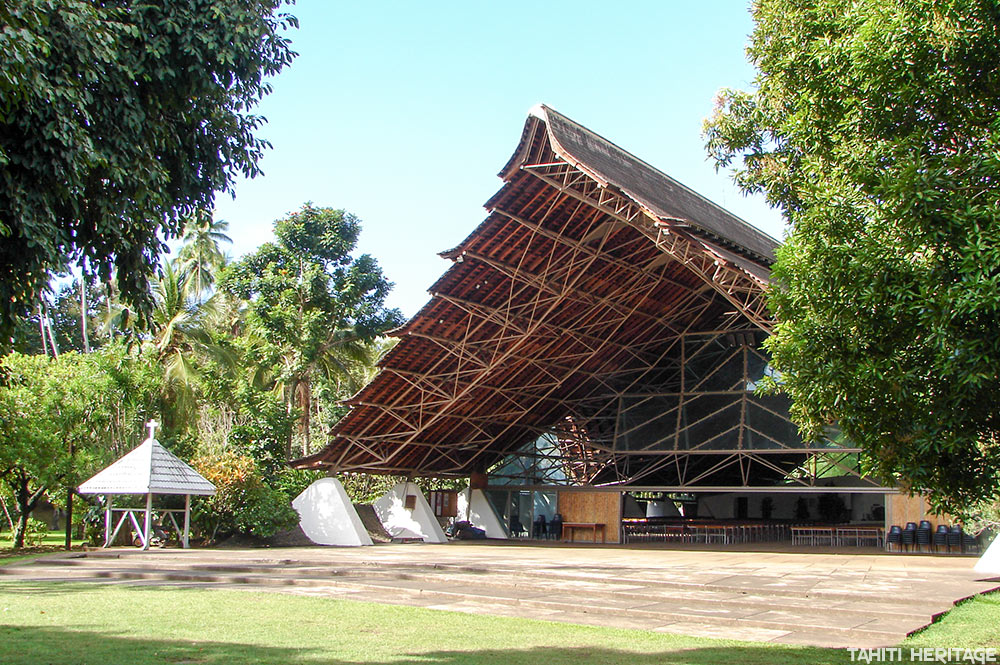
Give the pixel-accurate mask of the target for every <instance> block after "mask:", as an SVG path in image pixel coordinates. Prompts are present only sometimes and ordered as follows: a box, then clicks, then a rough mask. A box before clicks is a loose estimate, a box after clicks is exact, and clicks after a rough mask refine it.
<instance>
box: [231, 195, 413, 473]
mask: <svg viewBox="0 0 1000 665" xmlns="http://www.w3.org/2000/svg"><path fill="white" fill-rule="evenodd" d="M360 230H361V225H360V220H358V219H357V218H356V217H355V216H354V215H351V214H349V213H347V212H344V211H343V210H334V209H332V208H317V207H314V206H313V205H311V204H306V205H305V206H303V208H302V209H301V210H300V211H298V212H295V213H292V214H290V215H289V216H288V217H287V218H285V219H281V220H278V221H277V222H275V227H274V233H275V238H276V240H275V242H273V243H267V244H264V245H262V246H261V247H260V248H258V249H257V251H256V252H254V253H253V254H250V255H248V256H245V257H244V258H242V259H240V260H239V261H237V262H235V263H233V264H231V265H230V266H229V267H228V268H227V269H226V270H225V272H224V274H223V276H222V277H221V279H220V287H221V289H222V290H223V291H225V292H226V293H227V294H229V296H230V297H232V298H236V299H239V300H242V301H244V302H246V303H247V317H246V327H247V337H248V341H249V342H250V344H248V346H247V352H248V354H249V355H250V356H251V357H252V358H253V360H254V364H255V365H256V366H257V367H259V368H261V369H262V372H261V375H262V376H261V378H263V376H264V375H266V376H267V377H268V378H267V379H266V380H265V382H266V383H269V384H271V385H275V386H277V387H279V388H280V389H281V391H282V394H283V395H284V400H285V405H286V409H287V411H288V413H290V414H291V413H296V414H297V416H298V427H297V436H298V439H299V447H300V448H301V450H302V454H308V453H309V452H311V448H312V446H311V443H310V441H311V437H312V429H313V427H312V419H313V417H314V415H315V411H316V401H315V399H314V394H313V393H314V391H315V390H316V389H320V390H322V388H323V384H324V382H326V384H327V386H329V385H331V384H332V385H335V386H336V390H334V391H333V392H334V393H336V395H330V394H328V395H326V399H325V400H324V402H325V403H327V404H330V403H332V402H333V401H335V400H336V399H342V398H345V397H348V396H349V395H350V393H351V392H353V391H354V390H357V389H358V388H360V387H361V386H360V383H359V382H358V381H356V378H357V377H356V375H355V373H354V371H353V368H354V367H356V366H358V365H359V364H361V365H365V364H366V361H367V360H368V359H369V358H370V357H371V355H372V350H373V348H377V345H375V344H374V341H375V339H376V337H377V336H378V335H379V334H381V333H383V332H385V331H386V330H388V329H389V328H393V327H395V326H398V325H399V324H400V323H401V321H402V316H401V315H400V313H399V311H398V310H395V309H391V310H390V309H386V308H385V306H384V303H385V298H386V296H387V295H388V293H389V289H390V288H391V286H392V285H391V284H390V283H389V282H388V281H387V280H386V279H385V277H384V276H383V275H382V271H381V269H380V268H379V267H378V264H377V263H376V262H375V260H374V259H373V258H372V257H370V256H368V255H367V254H365V255H362V256H360V257H357V258H354V257H352V256H351V252H352V251H353V250H354V248H355V246H356V243H357V239H358V234H359V233H360ZM287 444H288V445H287V451H286V454H287V455H290V454H291V452H292V446H293V444H292V438H291V437H289V439H288V442H287Z"/></svg>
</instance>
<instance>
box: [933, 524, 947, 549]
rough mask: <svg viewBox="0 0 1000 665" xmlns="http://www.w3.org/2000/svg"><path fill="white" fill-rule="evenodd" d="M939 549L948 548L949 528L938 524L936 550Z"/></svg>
mask: <svg viewBox="0 0 1000 665" xmlns="http://www.w3.org/2000/svg"><path fill="white" fill-rule="evenodd" d="M939 547H944V548H946V549H949V551H950V548H948V526H947V525H945V524H938V528H937V531H935V532H934V549H935V550H936V549H938V548H939Z"/></svg>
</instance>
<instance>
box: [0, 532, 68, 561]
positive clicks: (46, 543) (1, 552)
mask: <svg viewBox="0 0 1000 665" xmlns="http://www.w3.org/2000/svg"><path fill="white" fill-rule="evenodd" d="M65 542H66V534H65V533H63V532H61V531H58V532H57V531H52V532H49V533H47V534H45V537H44V538H43V539H42V542H41V544H39V545H38V546H37V547H25V548H24V549H20V550H16V551H15V550H12V549H11V547H10V546H11V545H12V541H11V538H10V532H9V531H5V532H3V534H2V535H0V566H3V565H5V564H8V563H14V562H16V561H23V560H25V559H31V558H34V557H36V556H41V555H42V554H51V553H52V552H57V551H60V550H62V549H63V545H64V544H65ZM81 545H83V541H82V540H74V541H73V547H74V549H75V548H78V547H80V546H81Z"/></svg>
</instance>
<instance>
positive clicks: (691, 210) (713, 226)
mask: <svg viewBox="0 0 1000 665" xmlns="http://www.w3.org/2000/svg"><path fill="white" fill-rule="evenodd" d="M533 120H535V121H537V122H533ZM539 129H542V130H543V131H546V132H547V133H548V140H549V144H550V145H551V147H552V149H553V151H554V152H555V153H556V154H557V155H559V156H560V157H561V158H562V159H564V160H566V161H567V162H569V163H571V164H573V165H574V166H576V167H577V168H579V169H580V170H582V171H585V172H587V173H589V174H590V175H591V176H592V177H593V178H595V179H596V180H598V181H599V182H601V183H602V184H604V185H610V186H612V187H615V188H617V189H619V190H620V191H622V192H623V193H624V194H626V195H627V196H628V197H629V198H631V199H632V200H634V201H636V202H637V203H639V204H640V205H642V206H643V207H644V208H646V209H647V210H648V211H649V212H650V213H651V214H652V215H654V216H656V217H658V218H659V219H661V220H665V221H668V220H669V221H673V222H680V223H683V224H686V225H689V226H690V230H691V231H693V232H694V233H697V234H701V235H704V236H705V237H706V238H708V239H709V240H714V241H716V242H719V241H721V242H722V243H723V244H724V245H726V246H727V247H728V248H730V249H733V250H735V251H737V252H740V253H742V254H747V255H751V256H753V257H754V258H756V259H758V260H759V261H760V262H762V263H765V264H768V265H769V264H770V263H772V262H773V261H774V250H775V249H776V248H777V247H778V244H779V243H778V241H777V240H775V239H774V238H772V237H771V236H769V235H767V234H766V233H763V232H762V231H760V230H758V229H757V228H755V227H753V226H751V225H750V224H749V223H747V222H746V221H744V220H742V219H740V218H739V217H737V216H736V215H734V214H733V213H731V212H729V211H728V210H726V209H725V208H723V207H722V206H720V205H718V204H716V203H714V202H712V201H710V200H708V199H706V198H705V197H704V196H702V195H701V194H698V193H697V192H695V191H694V190H693V189H690V188H689V187H687V186H685V185H683V184H681V183H680V182H678V181H677V180H674V179H673V178H671V177H670V176H668V175H667V174H666V173H664V172H663V171H660V170H659V169H657V168H656V167H654V166H651V165H650V164H647V163H646V162H644V161H643V160H641V159H639V158H638V157H636V156H635V155H633V154H632V153H630V152H627V151H626V150H623V149H622V148H620V147H618V146H617V145H615V144H614V143H612V142H611V141H609V140H607V139H606V138H604V137H603V136H600V135H599V134H597V133H595V132H593V131H591V130H589V129H587V128H586V127H584V126H583V125H580V124H578V123H576V122H573V121H572V120H570V119H569V118H567V117H566V116H564V115H562V114H561V113H559V112H558V111H556V110H554V109H551V108H549V107H548V106H545V105H544V104H540V105H538V106H536V107H535V108H533V109H532V110H531V114H530V117H529V119H528V121H527V122H526V123H525V126H524V132H523V134H522V137H521V143H520V144H519V145H518V148H517V150H516V151H515V153H514V155H513V156H512V157H511V159H510V161H509V162H507V164H506V165H505V166H504V168H503V170H501V171H500V173H499V174H498V175H499V176H500V177H501V178H503V179H504V180H509V179H510V178H511V177H512V176H513V174H514V173H515V172H516V171H517V169H518V168H520V167H521V166H522V165H523V164H524V160H525V159H526V158H527V156H528V154H529V152H530V148H531V139H532V135H533V134H534V133H535V132H536V131H538V130H539Z"/></svg>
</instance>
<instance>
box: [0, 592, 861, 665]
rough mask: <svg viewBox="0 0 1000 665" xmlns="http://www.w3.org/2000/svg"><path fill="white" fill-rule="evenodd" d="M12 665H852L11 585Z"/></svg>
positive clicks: (441, 617)
mask: <svg viewBox="0 0 1000 665" xmlns="http://www.w3.org/2000/svg"><path fill="white" fill-rule="evenodd" d="M0 617H2V619H0V652H2V656H0V660H2V661H3V662H4V663H5V665H22V664H23V665H28V664H31V665H37V664H39V663H60V664H62V665H81V664H83V663H91V664H94V665H118V664H121V665H145V664H152V663H198V664H199V665H214V664H218V665H223V664H225V665H234V664H235V665H241V664H244V663H247V664H250V663H252V664H255V665H256V664H262V663H268V664H274V665H297V664H300V663H327V664H330V665H334V664H336V665H347V664H359V663H368V664H379V663H413V664H416V663H431V664H436V665H508V664H515V663H524V664H532V665H549V664H552V665H556V664H559V665H590V664H594V665H598V664H600V665H613V664H620V665H626V664H627V665H661V664H679V663H699V664H704V665H709V664H712V665H715V664H716V663H745V664H747V665H749V664H753V663H760V664H761V665H765V664H766V665H771V664H777V663H802V664H803V665H804V664H806V663H810V664H813V663H819V664H823V663H845V662H848V660H849V659H847V658H846V655H845V654H843V653H839V652H836V651H832V650H827V649H813V648H801V647H788V646H766V645H761V644H753V643H745V642H730V641H721V640H707V639H694V638H686V637H677V636H673V635H666V634H658V633H651V632H648V633H647V632H642V631H626V630H615V629H608V628H594V627H588V626H574V625H569V624H559V623H549V622H544V621H531V620H527V619H510V618H502V617H486V616H478V615H466V614H458V613H453V612H438V611H434V610H425V609H421V608H413V607H397V606H391V605H377V604H374V603H363V602H354V601H344V600H333V599H326V598H312V597H300V596H290V595H284V594H277V593H274V594H270V593H254V592H241V591H220V590H190V589H186V590H180V589H167V588H161V587H145V588H142V587H138V588H137V587H121V586H113V587H112V586H106V587H99V586H90V585H81V584H68V583H61V584H57V583H47V584H26V583H0Z"/></svg>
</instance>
